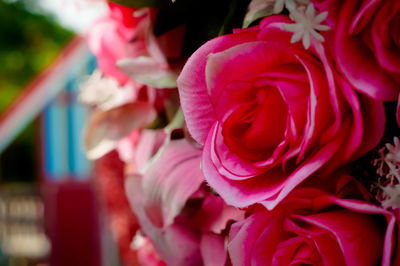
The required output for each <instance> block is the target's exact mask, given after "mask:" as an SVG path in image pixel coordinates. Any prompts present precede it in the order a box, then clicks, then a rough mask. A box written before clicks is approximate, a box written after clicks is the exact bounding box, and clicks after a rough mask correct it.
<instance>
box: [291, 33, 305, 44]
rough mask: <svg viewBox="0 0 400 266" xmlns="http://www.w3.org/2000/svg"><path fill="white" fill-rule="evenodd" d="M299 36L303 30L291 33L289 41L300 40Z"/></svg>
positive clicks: (301, 35)
mask: <svg viewBox="0 0 400 266" xmlns="http://www.w3.org/2000/svg"><path fill="white" fill-rule="evenodd" d="M301 37H303V32H300V31H298V32H296V33H294V34H293V36H292V38H291V39H290V43H295V42H298V41H300V39H301Z"/></svg>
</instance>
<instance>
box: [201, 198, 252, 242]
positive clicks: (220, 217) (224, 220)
mask: <svg viewBox="0 0 400 266" xmlns="http://www.w3.org/2000/svg"><path fill="white" fill-rule="evenodd" d="M244 215H245V211H243V210H240V209H237V208H235V207H233V206H229V205H226V203H225V201H224V200H223V199H222V198H221V197H218V196H214V195H213V194H211V193H210V194H209V195H207V197H206V198H205V199H204V202H203V205H202V206H201V212H199V214H198V220H199V221H200V222H201V224H202V229H203V230H204V231H209V232H213V233H215V234H220V233H221V232H222V231H223V230H225V228H226V226H227V225H228V222H230V221H240V220H242V219H243V218H244Z"/></svg>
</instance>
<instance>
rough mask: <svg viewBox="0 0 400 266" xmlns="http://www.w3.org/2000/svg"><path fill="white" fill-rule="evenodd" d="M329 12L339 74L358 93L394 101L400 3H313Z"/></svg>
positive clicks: (399, 71) (399, 63)
mask: <svg viewBox="0 0 400 266" xmlns="http://www.w3.org/2000/svg"><path fill="white" fill-rule="evenodd" d="M314 2H316V5H317V6H319V8H320V10H321V11H328V12H329V17H328V21H330V24H331V25H332V28H333V29H334V36H331V37H330V40H329V42H331V46H332V50H333V54H334V55H335V60H336V61H337V65H338V67H339V69H340V71H341V72H342V73H343V74H344V76H345V77H346V78H347V79H348V80H350V82H351V83H352V85H353V86H354V87H355V88H356V89H358V90H359V91H361V92H363V93H365V94H367V95H369V96H370V97H372V98H375V99H380V100H390V101H394V100H396V99H397V95H398V93H399V91H400V90H399V88H400V38H399V32H400V19H399V18H400V2H399V1H385V0H374V1H370V0H355V1H340V0H314Z"/></svg>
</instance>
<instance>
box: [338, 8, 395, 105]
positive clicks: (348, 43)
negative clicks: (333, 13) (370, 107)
mask: <svg viewBox="0 0 400 266" xmlns="http://www.w3.org/2000/svg"><path fill="white" fill-rule="evenodd" d="M355 4H356V2H354V1H346V2H345V3H344V4H343V8H342V12H341V16H340V18H339V19H338V25H337V30H336V36H335V37H336V38H335V52H336V58H337V63H338V66H339V67H340V69H341V71H342V72H343V74H344V75H345V76H346V78H347V79H348V80H349V81H350V82H351V83H352V84H353V85H354V86H355V87H356V89H358V90H359V91H360V92H362V93H365V94H366V95H368V96H369V97H371V98H373V99H377V100H386V101H393V100H395V99H396V98H397V95H398V91H399V89H398V85H397V83H396V82H395V80H394V79H393V78H392V77H391V76H390V75H388V73H386V72H385V71H384V70H383V69H382V68H380V67H379V64H378V62H377V61H376V60H375V59H374V58H373V57H371V56H370V55H371V50H370V49H369V48H368V47H367V46H365V44H364V43H363V41H362V39H361V37H357V36H351V35H349V34H348V29H349V25H348V24H347V21H348V20H349V19H348V18H349V17H352V16H353V14H352V13H351V12H352V5H355Z"/></svg>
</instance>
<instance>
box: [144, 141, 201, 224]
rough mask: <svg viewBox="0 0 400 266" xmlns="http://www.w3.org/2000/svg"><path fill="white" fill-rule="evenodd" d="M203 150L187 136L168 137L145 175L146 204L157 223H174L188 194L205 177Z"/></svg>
mask: <svg viewBox="0 0 400 266" xmlns="http://www.w3.org/2000/svg"><path fill="white" fill-rule="evenodd" d="M200 158H201V150H200V149H198V148H196V147H194V146H193V145H192V144H190V143H189V142H188V141H187V140H186V139H181V140H173V141H169V142H168V143H167V144H166V145H164V146H163V147H162V148H161V149H160V150H159V152H158V153H157V154H156V155H155V158H154V159H153V161H152V163H151V164H149V165H148V166H147V171H145V172H144V175H143V184H142V185H143V195H144V207H145V210H146V213H147V215H148V216H149V219H150V220H151V221H152V222H153V224H154V225H156V226H159V227H167V226H169V225H170V224H172V223H173V221H174V218H175V216H176V215H178V214H179V213H180V211H181V209H182V208H183V206H184V205H185V203H186V201H187V200H188V199H189V197H190V196H191V195H192V194H193V193H194V192H195V191H196V190H197V189H198V188H199V187H200V185H201V183H202V182H203V181H204V176H203V173H202V171H201V169H200Z"/></svg>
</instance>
